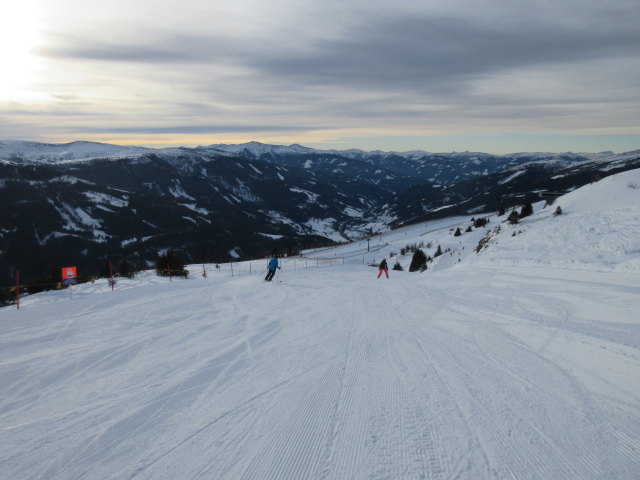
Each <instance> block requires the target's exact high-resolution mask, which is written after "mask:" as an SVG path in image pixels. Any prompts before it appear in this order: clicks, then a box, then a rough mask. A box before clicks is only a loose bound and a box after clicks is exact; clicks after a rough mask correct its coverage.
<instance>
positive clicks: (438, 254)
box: [433, 245, 442, 258]
mask: <svg viewBox="0 0 640 480" xmlns="http://www.w3.org/2000/svg"><path fill="white" fill-rule="evenodd" d="M440 255H442V248H441V247H440V245H438V248H437V249H436V253H434V254H433V258H436V257H439V256H440Z"/></svg>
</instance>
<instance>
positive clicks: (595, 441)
mask: <svg viewBox="0 0 640 480" xmlns="http://www.w3.org/2000/svg"><path fill="white" fill-rule="evenodd" d="M639 186H640V172H638V171H634V172H628V173H625V174H618V175H616V176H615V177H609V178H607V179H605V180H603V181H601V182H599V183H597V184H593V185H589V186H586V187H584V188H583V189H580V190H577V191H575V192H573V193H571V194H569V195H567V196H565V197H563V198H561V199H559V200H558V201H557V203H556V204H554V206H553V207H547V208H544V209H543V208H542V205H537V206H536V213H535V214H534V215H532V216H531V217H528V218H526V219H524V220H522V222H521V223H520V224H518V225H515V226H510V225H507V224H505V223H503V222H502V220H504V217H503V218H498V217H496V216H495V215H494V216H492V217H491V219H490V222H489V224H488V225H487V226H486V228H479V229H473V231H471V232H465V233H463V234H462V235H461V236H459V237H454V236H453V235H452V232H451V228H452V227H453V228H455V226H460V227H461V229H462V231H463V232H464V231H465V230H466V227H467V226H468V225H470V222H469V218H468V217H463V218H454V219H446V220H440V221H437V222H429V223H428V224H426V225H425V224H421V225H415V226H412V227H407V228H405V229H401V230H398V231H395V232H390V233H388V234H385V235H381V236H378V237H374V238H373V239H371V241H370V242H369V245H368V246H367V242H366V241H364V242H357V243H354V244H350V245H343V246H340V247H336V248H333V249H325V250H322V251H315V252H313V251H310V252H305V255H304V258H300V257H298V258H295V259H293V258H290V259H287V260H285V261H284V264H283V269H282V270H281V271H280V272H279V274H278V275H277V277H276V279H274V282H272V283H266V282H264V280H263V278H262V277H263V276H264V272H263V270H264V265H265V263H266V261H260V262H256V261H254V262H251V265H249V263H237V264H234V265H233V269H234V270H233V276H232V274H231V265H221V268H220V269H216V268H215V267H214V266H213V265H207V266H206V267H205V268H206V269H207V271H208V273H209V275H208V277H207V278H203V277H202V276H201V272H202V266H201V265H194V266H191V268H190V269H191V272H192V274H191V275H190V278H189V279H188V280H177V279H174V280H173V281H172V282H170V281H169V280H168V279H164V278H162V279H161V278H157V277H155V276H154V275H152V274H151V273H147V274H142V275H140V276H139V277H138V278H137V279H134V280H125V279H120V280H119V281H118V284H117V286H116V289H115V291H114V292H112V291H111V289H110V288H109V287H108V286H107V284H106V283H105V282H104V281H98V282H96V283H95V284H87V285H80V286H77V287H74V289H73V291H72V292H69V290H65V291H56V292H47V293H42V294H38V295H33V296H31V297H25V298H24V299H23V301H22V302H21V309H20V310H19V311H18V310H16V309H15V307H7V308H3V309H0V383H1V384H2V386H3V388H2V393H1V395H0V445H2V448H1V449H0V478H2V479H3V480H4V479H12V480H13V479H134V478H135V479H198V478H200V479H260V480H262V479H283V480H287V479H473V480H476V479H490V478H491V479H554V480H555V479H621V480H630V479H637V478H640V314H639V313H638V312H640V188H638V187H639ZM556 205H561V206H562V209H563V212H564V213H563V214H562V215H559V216H553V215H552V213H553V210H555V207H556ZM498 225H500V227H501V228H500V230H501V231H500V232H496V231H495V228H496V227H497V226H498ZM514 233H515V235H514ZM487 234H490V235H489V236H490V240H489V242H488V248H487V249H486V250H484V251H483V252H482V253H480V254H476V253H475V252H474V251H473V250H474V248H475V247H476V246H477V245H478V242H479V241H480V239H481V238H483V237H485V236H487ZM420 242H423V244H424V245H425V246H424V250H425V252H426V253H428V254H429V255H431V256H433V254H434V252H435V249H436V248H437V246H438V245H440V246H441V247H442V249H443V250H449V251H447V252H446V253H445V254H444V255H442V256H441V257H438V258H437V259H436V260H435V261H434V262H433V264H431V265H430V266H429V270H428V271H426V272H424V273H409V272H407V271H393V270H391V271H390V272H389V273H390V277H391V278H390V279H389V280H387V279H386V278H381V279H377V278H376V275H377V269H375V268H373V267H371V266H369V265H368V264H369V263H373V262H377V261H379V260H380V259H381V258H382V257H387V260H388V262H389V266H390V267H391V266H393V264H394V263H395V262H396V260H399V262H400V264H401V265H402V266H403V267H405V270H406V267H407V266H408V264H409V261H410V258H411V257H410V255H406V256H404V257H401V256H400V255H399V253H400V249H401V248H402V247H404V246H406V245H407V244H411V243H420ZM367 247H368V248H369V251H367ZM392 252H396V255H394V256H393V257H391V255H390V254H391V253H392ZM70 293H71V295H70Z"/></svg>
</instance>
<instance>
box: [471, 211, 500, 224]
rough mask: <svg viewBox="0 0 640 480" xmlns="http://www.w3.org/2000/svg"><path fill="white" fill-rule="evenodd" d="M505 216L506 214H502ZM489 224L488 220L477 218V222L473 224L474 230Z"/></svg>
mask: <svg viewBox="0 0 640 480" xmlns="http://www.w3.org/2000/svg"><path fill="white" fill-rule="evenodd" d="M502 215H504V213H503V214H502ZM487 223H488V220H487V219H486V218H485V217H480V218H476V221H475V222H473V227H474V228H480V227H484V226H485V225H486V224H487Z"/></svg>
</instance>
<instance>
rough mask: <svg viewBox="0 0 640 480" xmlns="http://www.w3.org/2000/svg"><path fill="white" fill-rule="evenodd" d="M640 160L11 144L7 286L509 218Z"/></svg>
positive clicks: (634, 156)
mask: <svg viewBox="0 0 640 480" xmlns="http://www.w3.org/2000/svg"><path fill="white" fill-rule="evenodd" d="M639 159H640V152H632V153H629V154H626V155H622V156H620V155H617V156H616V155H610V154H607V153H602V154H579V155H577V154H546V153H538V154H514V155H505V156H496V155H489V154H482V153H470V152H463V153H448V154H432V153H427V152H420V151H413V152H400V153H398V152H364V151H360V150H346V151H334V150H328V151H324V150H314V149H311V148H307V147H303V146H300V145H291V146H278V145H264V144H260V143H257V142H251V143H247V144H242V145H210V146H206V147H196V148H184V147H183V148H171V149H148V148H142V147H129V146H117V145H107V144H99V143H92V142H73V143H69V144H42V143H34V142H24V141H16V140H8V141H2V142H0V201H2V204H3V205H8V206H10V208H4V209H2V211H1V213H0V225H1V226H0V242H1V243H0V245H1V247H0V280H1V281H2V283H3V284H4V283H7V282H8V281H10V279H11V278H13V276H14V272H15V269H18V268H19V269H20V270H21V271H22V272H23V275H25V278H28V277H29V276H34V275H39V274H43V273H47V272H49V271H55V270H57V269H58V267H59V265H61V264H64V265H66V264H77V265H78V266H80V267H81V269H82V270H84V271H86V272H87V273H90V272H95V271H96V270H97V269H98V268H99V266H100V265H102V264H103V263H104V262H106V261H107V260H110V259H111V260H113V259H120V258H126V259H128V260H129V261H131V262H133V263H135V264H139V265H143V266H144V265H150V264H152V263H153V262H154V261H155V258H156V256H157V254H158V252H161V251H164V250H166V249H168V248H174V249H176V250H178V251H180V252H182V253H183V255H184V256H185V257H186V259H187V260H190V261H224V260H227V259H230V258H247V257H251V256H256V255H262V254H265V253H268V252H271V251H273V250H274V249H277V250H280V251H285V252H287V251H294V250H298V249H300V248H302V247H305V246H311V245H320V244H326V243H327V242H329V243H331V242H335V241H344V240H348V239H357V238H362V237H364V236H366V235H370V234H371V233H374V232H380V231H384V230H386V229H388V228H389V227H390V226H391V225H396V226H397V225H402V224H408V223H411V222H412V221H417V220H421V219H426V218H436V217H442V216H445V215H452V214H462V213H474V212H481V211H490V210H497V208H498V206H499V205H500V204H501V203H503V202H504V197H505V196H507V195H508V196H511V197H512V198H519V199H520V200H523V199H529V198H530V197H531V198H534V197H535V198H537V193H536V191H537V190H541V189H564V190H568V189H571V188H576V187H578V186H580V185H583V184H585V183H588V182H589V181H592V179H593V178H594V176H595V175H598V176H606V175H609V174H611V173H614V172H616V171H622V170H626V169H630V168H634V166H636V165H638V162H640V160H639Z"/></svg>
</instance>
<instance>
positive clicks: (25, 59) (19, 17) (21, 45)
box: [0, 0, 42, 102]
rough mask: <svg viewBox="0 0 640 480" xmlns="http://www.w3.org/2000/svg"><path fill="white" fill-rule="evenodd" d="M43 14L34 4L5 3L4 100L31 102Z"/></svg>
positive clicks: (0, 88)
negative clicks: (40, 20)
mask: <svg viewBox="0 0 640 480" xmlns="http://www.w3.org/2000/svg"><path fill="white" fill-rule="evenodd" d="M38 19H39V11H38V9H36V8H35V5H34V2H30V1H26V0H20V1H19V2H4V3H3V5H2V7H0V65H2V66H3V68H2V74H0V100H4V101H14V102H15V101H21V100H29V99H30V98H31V97H32V93H30V91H29V87H30V84H31V83H32V82H34V81H35V80H36V75H37V71H38V67H39V64H40V60H39V58H38V56H37V55H36V54H35V50H36V48H37V47H38V46H40V44H41V42H42V38H41V31H40V25H39V20H38Z"/></svg>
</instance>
